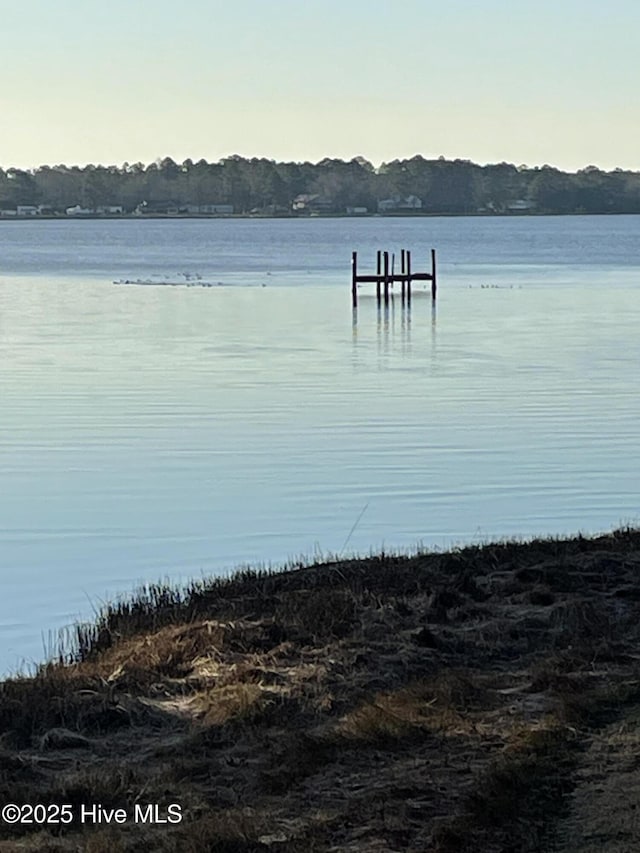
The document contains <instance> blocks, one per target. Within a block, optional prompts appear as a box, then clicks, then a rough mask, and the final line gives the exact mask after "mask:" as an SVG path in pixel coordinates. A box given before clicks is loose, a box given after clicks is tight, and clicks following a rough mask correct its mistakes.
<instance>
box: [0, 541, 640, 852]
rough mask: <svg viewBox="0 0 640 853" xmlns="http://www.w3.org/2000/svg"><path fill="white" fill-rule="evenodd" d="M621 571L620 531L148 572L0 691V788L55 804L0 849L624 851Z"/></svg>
mask: <svg viewBox="0 0 640 853" xmlns="http://www.w3.org/2000/svg"><path fill="white" fill-rule="evenodd" d="M639 570H640V531H638V530H634V529H623V530H618V531H615V532H614V533H612V534H609V535H606V536H600V537H596V538H585V537H575V538H572V539H563V540H560V539H548V540H536V541H533V542H528V543H517V542H504V543H494V544H488V545H484V546H481V547H480V546H477V547H476V546H474V547H468V548H464V549H459V550H455V551H451V552H447V553H437V554H420V555H417V556H412V557H407V556H403V557H400V556H391V555H379V556H377V557H370V558H366V559H361V560H344V561H335V562H330V563H324V564H318V565H312V566H306V567H301V568H298V569H295V570H290V571H285V572H280V573H273V574H270V573H267V572H257V573H252V572H245V573H242V574H239V575H237V576H236V577H234V578H232V579H230V580H215V581H211V582H210V583H199V584H196V585H194V586H193V587H192V588H190V589H186V590H182V591H178V590H173V589H169V588H162V587H153V588H149V589H148V590H147V591H146V592H144V593H142V594H141V595H140V596H139V597H138V598H137V599H135V600H131V601H128V602H121V603H119V604H117V605H113V606H111V607H110V608H108V609H106V610H105V611H104V612H103V613H102V614H101V615H100V616H99V618H98V619H97V620H96V622H95V623H94V624H93V625H91V626H84V627H79V628H78V630H77V635H76V636H74V637H73V638H70V639H69V641H68V642H67V643H66V645H65V646H64V648H62V649H61V651H60V658H61V659H60V661H59V662H58V663H55V664H50V665H48V666H46V667H43V668H42V669H41V670H40V671H39V672H38V673H37V674H36V675H34V676H33V677H28V678H27V677H23V678H15V679H10V680H7V681H5V682H4V683H2V684H1V685H0V805H2V804H4V803H27V804H35V803H43V804H46V805H47V806H49V807H56V808H57V807H60V808H61V807H62V806H63V805H64V806H67V807H69V808H68V810H67V811H65V812H64V814H65V815H71V817H72V819H71V820H70V822H69V823H57V824H54V825H51V826H49V827H48V828H45V827H43V826H40V825H38V822H36V823H32V824H7V823H6V822H5V823H2V822H0V851H12V850H16V851H17V850H21V851H78V850H81V851H86V852H87V853H103V851H104V853H106V851H109V853H121V851H136V850H140V849H146V850H153V851H155V850H157V851H176V850H177V851H185V852H186V853H191V851H193V853H197V852H199V851H209V850H211V851H216V853H231V851H233V852H234V853H249V851H267V850H274V851H282V853H294V851H296V853H297V851H300V853H302V851H318V853H319V852H320V851H385V853H387V851H404V850H407V851H440V852H441V853H454V851H479V853H484V851H486V853H489V851H496V853H497V851H538V850H541V851H547V850H548V851H552V850H560V851H569V850H574V849H575V850H576V851H577V850H587V851H589V850H593V851H595V850H613V851H618V850H619V851H622V850H628V849H635V848H636V844H635V842H636V841H637V840H638V839H637V838H636V835H635V834H634V833H636V832H638V829H637V828H636V827H635V825H634V823H633V821H632V819H631V815H632V811H631V807H629V810H628V812H627V811H625V809H624V803H625V800H624V798H625V797H628V798H632V797H634V796H637V793H638V789H639V787H640V781H636V776H637V777H638V780H640V763H639V764H638V770H637V771H636V769H635V764H634V763H633V761H631V759H630V757H629V756H630V755H631V753H633V745H634V744H635V740H634V738H635V731H636V729H637V725H636V720H639V721H640V670H639V667H638V662H639V659H640V654H639V652H638V641H639V639H640V619H639V618H638V615H639V612H638V602H639V601H640V578H639ZM603 756H604V757H603ZM603 762H604V764H603ZM607 762H609V764H608V765H607ZM603 766H608V770H607V773H606V780H608V781H607V782H606V784H605V783H603V781H602V768H603ZM598 774H600V775H598ZM616 778H617V779H618V781H619V782H620V785H618V786H617V787H616V786H615V785H614V784H613V783H611V784H609V783H610V782H611V780H614V779H616ZM92 804H99V806H100V807H101V809H102V811H101V812H100V814H101V815H103V816H104V815H107V816H109V815H110V814H111V813H112V810H114V809H122V810H123V812H122V813H123V814H125V815H126V817H127V821H126V822H125V823H123V824H121V825H113V824H108V823H106V821H105V820H103V821H102V822H100V823H95V822H94V820H93V818H92V817H91V815H90V814H89V815H88V818H87V819H86V820H85V822H84V823H83V822H82V820H81V813H82V812H81V809H82V807H83V806H85V807H87V806H88V805H92ZM149 804H155V805H157V806H158V809H159V811H158V815H159V816H160V817H161V818H163V819H166V817H167V815H172V816H173V817H175V815H176V812H175V811H173V812H171V810H169V806H171V805H172V804H174V805H178V806H179V807H180V808H179V813H180V816H181V818H182V819H181V820H180V822H177V821H176V822H171V821H169V822H165V823H155V824H150V823H146V822H144V821H143V820H138V821H136V820H135V819H134V817H135V816H137V817H140V816H141V815H142V814H146V813H147V812H146V811H145V810H146V809H147V806H148V805H149ZM136 807H137V810H136ZM54 813H55V809H54V812H49V815H51V814H54ZM57 813H58V814H60V812H59V811H58V812H57ZM625 814H627V817H626V818H625V817H624V815H625ZM65 819H66V818H65ZM590 844H591V845H593V846H589V845H590ZM572 845H573V846H572Z"/></svg>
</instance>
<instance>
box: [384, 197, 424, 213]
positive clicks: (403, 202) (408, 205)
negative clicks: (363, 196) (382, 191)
mask: <svg viewBox="0 0 640 853" xmlns="http://www.w3.org/2000/svg"><path fill="white" fill-rule="evenodd" d="M408 210H422V199H420V198H418V196H417V195H408V196H406V198H401V197H400V196H394V197H393V198H383V199H381V200H380V201H379V202H378V213H395V212H397V211H408Z"/></svg>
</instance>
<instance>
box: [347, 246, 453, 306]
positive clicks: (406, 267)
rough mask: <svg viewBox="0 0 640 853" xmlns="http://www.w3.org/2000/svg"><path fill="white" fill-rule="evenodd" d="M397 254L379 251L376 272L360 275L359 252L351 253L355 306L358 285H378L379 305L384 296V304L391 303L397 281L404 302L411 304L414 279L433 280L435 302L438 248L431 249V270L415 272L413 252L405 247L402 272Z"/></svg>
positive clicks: (352, 291)
mask: <svg viewBox="0 0 640 853" xmlns="http://www.w3.org/2000/svg"><path fill="white" fill-rule="evenodd" d="M395 260H396V258H395V255H393V254H392V255H389V252H381V251H380V250H378V252H377V262H376V273H375V275H374V274H371V275H360V274H359V273H358V253H357V252H352V253H351V301H352V305H353V307H354V308H357V307H358V285H359V284H366V283H371V284H375V285H376V297H377V299H378V305H380V304H381V301H382V299H383V297H384V304H385V305H388V304H389V290H390V287H391V286H392V285H393V284H394V283H395V282H399V283H400V285H401V298H402V304H403V305H404V303H405V301H406V303H407V305H410V304H411V285H412V284H413V282H414V281H430V282H431V299H432V300H433V301H434V302H435V299H436V292H437V282H436V250H435V249H431V272H413V271H412V268H411V252H410V251H409V250H408V249H403V250H402V251H401V253H400V272H399V273H397V272H396V271H395Z"/></svg>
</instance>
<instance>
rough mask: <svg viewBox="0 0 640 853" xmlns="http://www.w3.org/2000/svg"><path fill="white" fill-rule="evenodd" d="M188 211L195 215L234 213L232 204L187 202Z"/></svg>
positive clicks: (227, 214) (186, 208)
mask: <svg viewBox="0 0 640 853" xmlns="http://www.w3.org/2000/svg"><path fill="white" fill-rule="evenodd" d="M185 210H186V212H187V213H191V214H194V215H196V216H197V215H198V214H201V215H204V216H206V215H212V214H217V215H218V216H229V215H231V214H232V213H233V205H232V204H217V203H215V204H187V205H186V207H185Z"/></svg>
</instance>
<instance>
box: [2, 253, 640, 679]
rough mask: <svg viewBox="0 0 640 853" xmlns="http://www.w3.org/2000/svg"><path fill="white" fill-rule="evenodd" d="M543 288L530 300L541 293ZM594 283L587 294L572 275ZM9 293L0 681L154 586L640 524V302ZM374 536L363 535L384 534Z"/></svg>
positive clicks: (461, 289) (623, 286) (107, 288)
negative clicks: (343, 552) (107, 607)
mask: <svg viewBox="0 0 640 853" xmlns="http://www.w3.org/2000/svg"><path fill="white" fill-rule="evenodd" d="M526 274H527V275H532V273H531V271H530V270H528V271H527V273H526ZM564 274H565V275H566V276H568V277H569V279H570V278H571V272H570V271H566V270H565V273H564ZM582 278H583V276H582V274H581V273H580V274H575V273H574V279H573V281H571V280H568V281H567V282H566V283H565V284H564V286H563V287H557V288H541V287H539V286H538V284H537V283H536V285H535V286H531V287H529V286H523V287H522V288H517V287H515V288H513V289H512V288H510V287H508V288H488V289H487V288H482V287H480V285H481V284H482V283H483V282H484V276H482V275H481V276H479V277H478V279H476V280H473V279H472V280H471V284H472V286H471V287H467V286H462V285H461V284H460V282H459V281H458V280H454V281H451V282H450V281H448V280H447V278H446V276H444V275H443V276H442V277H441V286H440V290H439V301H438V304H437V309H436V312H435V313H434V312H432V306H431V302H430V299H429V298H428V297H424V298H422V299H421V298H416V299H415V300H414V301H413V303H412V307H411V311H410V312H409V311H408V310H407V309H406V308H405V309H403V308H402V306H401V304H400V303H399V301H398V300H395V299H394V301H393V303H392V304H391V305H390V306H389V308H388V309H384V307H383V308H382V309H381V310H378V307H377V305H376V302H375V298H372V297H367V296H366V295H363V298H362V299H361V300H360V304H359V307H358V311H357V317H356V318H355V319H356V322H355V323H354V317H353V315H352V311H351V305H350V294H349V282H348V267H346V268H345V276H344V282H343V287H342V288H336V287H335V286H333V285H331V286H322V285H318V286H316V287H313V288H290V287H278V286H269V287H267V288H239V289H234V288H219V289H198V288H189V289H187V288H184V289H181V288H164V287H130V288H123V287H115V286H113V285H110V284H109V283H108V281H107V282H103V283H96V282H95V281H94V282H92V281H91V280H85V279H80V278H74V279H70V278H69V279H61V278H58V279H55V278H45V277H38V276H32V277H30V278H29V277H24V278H18V277H11V276H10V277H5V279H4V280H3V283H2V287H1V288H0V394H1V398H2V408H1V410H0V480H1V483H0V548H1V552H0V553H1V556H0V574H1V576H2V585H3V597H2V601H1V602H0V638H2V643H3V646H4V647H5V652H4V653H3V656H2V657H0V668H5V667H7V666H10V665H13V664H15V662H16V660H17V658H18V657H19V656H21V655H23V656H27V657H33V658H39V657H40V656H41V654H42V643H41V640H40V632H41V631H44V632H45V634H46V631H47V630H48V629H50V628H53V627H56V626H60V625H63V624H66V623H68V622H70V621H71V620H73V619H74V618H75V617H76V616H77V615H78V614H82V615H84V616H89V615H90V614H91V606H90V603H89V602H92V603H93V604H94V605H95V604H96V603H99V601H100V600H101V599H102V598H104V597H105V596H108V595H113V594H115V593H117V592H127V591H129V590H131V588H132V587H133V586H134V585H135V584H136V583H138V582H140V581H144V580H147V581H149V580H157V579H158V578H162V577H166V576H171V577H172V578H182V579H185V578H188V577H192V576H199V575H200V573H201V572H211V571H213V572H216V571H225V570H228V569H229V568H232V567H233V566H235V565H237V564H239V563H246V562H263V563H264V562H272V563H274V564H279V563H281V562H282V561H284V560H286V559H287V558H289V557H296V556H299V555H302V554H306V555H310V554H313V553H317V552H318V551H322V552H328V551H337V550H339V549H340V548H341V547H342V545H343V543H344V541H345V539H346V538H347V535H348V533H349V531H350V529H351V527H352V526H353V524H354V522H355V521H356V519H358V518H359V516H361V517H360V520H359V521H358V524H357V525H356V528H355V530H354V531H353V534H352V535H351V538H350V540H349V545H348V548H349V550H351V549H353V550H355V551H360V552H368V551H369V550H370V549H372V548H373V549H375V548H379V547H380V546H382V545H385V546H386V547H387V548H393V547H399V548H402V547H411V546H413V545H415V544H416V543H417V542H418V541H422V542H423V543H425V544H427V545H432V546H439V547H440V546H445V545H446V544H448V543H450V542H452V541H455V542H461V541H463V540H468V539H472V538H477V537H493V536H502V535H514V534H523V535H527V534H545V533H552V532H556V533H570V532H573V531H576V530H578V529H581V530H583V531H590V530H594V531H595V530H601V529H609V528H610V527H612V526H613V525H615V524H617V523H619V522H620V521H628V520H633V519H634V518H637V515H638V505H637V482H638V470H637V468H638V465H637V460H638V458H640V454H639V452H638V451H639V450H640V437H639V435H638V430H637V422H638V416H639V415H640V411H639V410H640V403H639V402H638V397H637V394H636V382H635V374H636V372H637V364H638V363H639V360H640V343H639V342H638V336H637V334H636V330H637V328H638V320H639V319H640V317H639V314H640V309H639V307H638V300H637V291H636V290H635V289H634V287H633V284H632V283H630V282H629V277H627V276H626V275H621V274H619V272H616V271H611V270H610V271H609V272H608V274H607V281H608V289H607V294H606V299H605V298H603V296H602V294H601V293H599V292H598V290H597V289H595V288H592V287H586V288H585V287H584V286H583V285H582ZM365 507H366V510H365V511H364V512H363V508H365Z"/></svg>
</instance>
